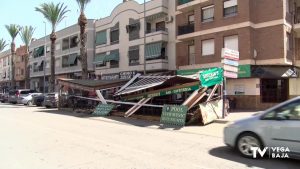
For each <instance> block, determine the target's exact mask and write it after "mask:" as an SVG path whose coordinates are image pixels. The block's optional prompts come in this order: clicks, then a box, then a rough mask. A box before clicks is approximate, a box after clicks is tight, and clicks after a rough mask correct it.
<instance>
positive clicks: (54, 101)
mask: <svg viewBox="0 0 300 169" xmlns="http://www.w3.org/2000/svg"><path fill="white" fill-rule="evenodd" d="M44 106H45V107H46V108H55V107H57V106H58V93H48V94H47V95H46V96H45V99H44Z"/></svg>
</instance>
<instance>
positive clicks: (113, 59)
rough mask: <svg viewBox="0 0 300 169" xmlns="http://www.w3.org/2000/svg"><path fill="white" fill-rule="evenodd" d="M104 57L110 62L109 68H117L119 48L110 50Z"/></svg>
mask: <svg viewBox="0 0 300 169" xmlns="http://www.w3.org/2000/svg"><path fill="white" fill-rule="evenodd" d="M105 59H106V60H107V61H109V62H110V68H118V67H119V60H120V54H119V50H113V51H110V54H109V55H107V56H106V58H105Z"/></svg>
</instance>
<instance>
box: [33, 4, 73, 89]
mask: <svg viewBox="0 0 300 169" xmlns="http://www.w3.org/2000/svg"><path fill="white" fill-rule="evenodd" d="M35 10H36V11H38V12H40V13H42V14H43V15H44V17H45V18H46V20H47V21H48V22H49V23H50V24H51V26H52V32H51V34H50V40H51V60H50V62H51V64H50V65H51V75H50V83H49V92H54V90H55V89H54V86H55V41H56V34H55V30H56V27H57V25H58V24H59V23H60V22H61V21H62V20H63V19H64V18H65V14H66V13H67V12H68V11H69V10H67V6H65V5H64V3H58V4H54V3H53V2H49V3H43V4H41V5H40V7H36V8H35Z"/></svg>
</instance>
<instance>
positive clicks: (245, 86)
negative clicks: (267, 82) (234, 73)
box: [226, 78, 260, 96]
mask: <svg viewBox="0 0 300 169" xmlns="http://www.w3.org/2000/svg"><path fill="white" fill-rule="evenodd" d="M226 82H227V83H226V84H227V86H226V89H227V95H252V96H255V95H260V88H259V84H260V80H259V79H258V78H251V79H228V80H227V81H226ZM239 92H240V94H237V93H239Z"/></svg>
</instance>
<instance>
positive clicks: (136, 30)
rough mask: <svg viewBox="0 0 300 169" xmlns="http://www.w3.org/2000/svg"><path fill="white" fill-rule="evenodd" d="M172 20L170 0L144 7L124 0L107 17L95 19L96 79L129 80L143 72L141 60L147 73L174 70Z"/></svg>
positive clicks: (173, 22) (171, 0)
mask: <svg viewBox="0 0 300 169" xmlns="http://www.w3.org/2000/svg"><path fill="white" fill-rule="evenodd" d="M144 11H145V13H144ZM174 17H175V1H174V0H151V1H149V2H146V4H145V6H144V4H139V3H137V2H136V1H133V0H132V1H130V0H127V1H126V0H124V1H123V3H121V4H119V5H118V6H117V7H115V8H114V10H113V11H112V12H111V14H110V16H108V17H105V18H101V19H99V20H96V22H95V29H96V38H95V40H96V41H95V46H96V48H95V50H96V54H95V58H94V65H95V74H96V76H97V78H98V79H103V80H115V79H130V78H131V77H132V76H133V75H134V74H135V73H137V72H141V73H142V72H143V71H144V63H145V62H144V58H145V60H146V72H147V73H154V72H165V71H168V70H175V69H176V62H175V59H176V58H175V56H176V49H175V48H176V42H175V41H176V25H175V21H174ZM144 34H145V35H146V36H144ZM144 37H146V38H144ZM144 40H145V41H146V43H145V44H146V45H144ZM144 49H145V50H144Z"/></svg>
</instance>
